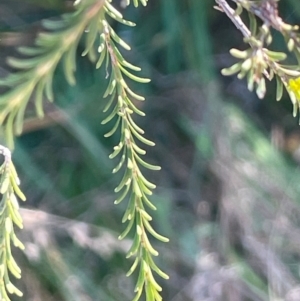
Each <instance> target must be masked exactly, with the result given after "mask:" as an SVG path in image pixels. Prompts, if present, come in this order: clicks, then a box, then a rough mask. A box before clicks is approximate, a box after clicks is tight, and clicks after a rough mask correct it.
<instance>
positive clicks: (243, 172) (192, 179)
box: [0, 0, 300, 301]
mask: <svg viewBox="0 0 300 301" xmlns="http://www.w3.org/2000/svg"><path fill="white" fill-rule="evenodd" d="M70 3H71V1H53V0H51V1H50V0H49V1H36V0H27V1H24V0H23V1H21V0H14V1H8V0H5V1H4V0H3V1H1V3H0V30H1V33H0V39H1V41H0V44H1V49H0V50H1V53H2V56H1V61H0V63H1V68H0V73H1V76H5V74H6V73H7V66H6V65H5V63H4V61H5V58H6V56H7V55H10V54H11V52H12V49H13V47H16V46H17V45H23V44H30V43H32V41H33V39H34V36H35V34H36V33H37V32H38V31H40V30H41V25H40V21H41V20H42V19H43V18H48V17H55V16H59V15H60V14H62V13H63V12H65V11H68V10H70V9H72V8H71V5H70ZM115 3H116V4H117V6H118V3H117V1H115ZM212 6H213V1H208V0H202V1H198V0H190V1H182V0H172V1H171V0H149V5H148V6H147V7H146V8H139V9H138V10H136V9H134V8H132V7H129V8H128V9H127V10H126V11H125V12H124V15H125V17H127V19H130V20H131V21H134V22H136V23H137V26H136V28H133V29H128V28H125V27H124V26H121V25H117V24H116V30H117V31H118V34H119V35H120V36H121V37H123V38H124V39H125V40H126V41H127V42H128V43H129V44H130V45H131V46H132V51H131V52H129V53H126V54H125V55H126V57H127V58H128V60H129V61H130V62H132V63H134V64H136V65H139V66H141V67H142V69H143V71H142V72H143V74H144V75H146V76H148V77H150V78H151V79H152V82H151V83H150V84H149V85H146V86H145V85H143V86H136V90H137V91H139V94H144V95H145V96H146V98H147V101H146V102H145V103H143V104H142V106H143V110H144V111H145V112H146V115H147V116H146V117H144V118H137V119H138V123H139V124H141V126H142V127H143V128H144V129H145V131H146V135H147V136H148V137H149V138H150V139H151V140H153V141H155V142H156V147H155V148H151V149H149V150H148V158H149V160H150V161H151V162H154V163H155V164H158V165H160V166H162V171H161V172H159V173H155V174H152V173H149V177H150V179H151V178H152V180H153V181H155V182H156V183H157V185H158V188H157V190H156V194H155V196H154V197H153V200H154V203H155V204H156V206H157V207H158V211H157V212H156V213H155V214H154V224H155V227H156V228H157V229H159V232H161V233H163V234H164V235H167V236H168V237H170V239H171V242H170V243H168V244H162V243H157V242H155V244H156V247H157V249H158V250H159V251H160V254H161V256H160V258H159V260H160V261H161V262H160V266H161V267H164V270H166V271H168V274H169V275H170V280H169V281H163V282H162V283H163V296H164V298H165V299H164V300H166V301H181V300H183V301H185V300H187V301H188V300H192V301H256V300H257V301H260V300H261V301H265V300H266V301H267V300H286V301H293V300H295V301H296V300H300V285H299V283H300V262H299V259H300V247H299V246H300V184H299V183H300V170H299V164H300V129H299V125H298V119H297V118H295V119H294V118H293V117H292V114H291V110H292V105H291V103H290V101H289V99H288V97H285V98H284V99H283V100H282V101H281V102H280V103H276V102H275V91H274V90H275V89H274V86H273V85H272V84H269V86H268V88H269V93H268V94H267V97H266V98H265V99H264V100H258V99H257V98H256V95H255V94H254V93H250V92H248V91H247V88H246V84H245V82H244V81H239V80H237V79H236V78H234V77H230V78H223V77H221V76H220V72H219V70H220V69H221V68H224V67H227V66H230V65H231V63H232V58H231V56H230V55H229V54H228V50H229V49H230V48H232V47H235V48H242V49H244V48H245V46H244V45H243V41H242V36H241V34H240V33H239V32H238V31H237V30H236V29H235V27H234V26H233V25H232V24H231V23H230V21H229V20H228V19H227V18H226V17H225V16H223V15H222V14H221V13H220V12H217V11H214V10H213V7H212ZM280 8H281V10H282V14H283V17H284V18H285V19H287V20H288V21H289V22H292V23H295V24H296V23H299V24H300V11H299V5H298V1H296V0H289V1H281V2H280ZM274 44H275V45H276V47H281V46H282V41H281V40H280V39H276V40H275V41H274ZM81 51H82V49H79V50H78V59H77V62H78V68H77V71H76V78H77V85H76V86H75V87H69V86H68V84H67V82H66V81H65V79H64V75H63V73H62V71H61V69H60V68H58V70H57V72H56V76H55V82H54V91H55V103H54V104H49V103H47V104H45V107H46V111H47V112H48V117H46V119H45V120H38V119H36V118H35V117H34V114H33V112H31V111H30V110H29V112H28V120H27V121H26V123H25V132H24V134H23V135H22V136H21V137H20V138H19V139H18V141H17V145H16V150H15V152H14V158H15V161H16V163H17V167H18V169H19V171H20V177H21V179H22V188H23V191H24V192H25V193H26V195H27V199H28V201H27V203H26V204H25V207H24V209H23V211H22V214H23V216H24V222H25V229H24V230H23V231H21V233H20V235H21V237H22V241H23V242H24V243H25V245H26V251H25V253H24V254H20V253H19V252H15V253H16V256H17V258H18V259H19V262H20V265H21V267H22V270H23V278H22V280H21V281H19V283H17V284H18V286H19V287H20V288H22V290H23V292H24V293H25V297H24V300H27V301H40V300H43V301H51V300H55V301H59V300H61V301H77V300H78V301H79V300H80V301H89V300H99V301H100V300H105V301H106V300H107V301H110V300H111V301H117V300H118V301H119V300H130V298H132V295H133V294H132V292H133V286H134V283H133V279H128V278H126V276H125V274H126V272H127V269H128V268H129V267H130V263H129V262H128V261H127V260H126V259H125V253H126V250H127V249H128V246H129V243H128V241H126V240H125V241H122V242H120V241H118V240H117V236H118V234H119V233H120V232H121V231H122V225H121V224H120V220H121V216H122V212H123V209H124V208H122V206H114V205H113V201H114V197H115V196H114V193H113V188H114V187H115V185H116V183H117V180H118V179H116V178H115V177H114V176H112V175H111V170H112V167H113V162H111V161H110V160H109V159H108V154H109V153H110V151H111V149H112V147H113V145H114V144H115V142H116V138H112V139H105V138H104V137H103V135H104V133H105V132H106V131H107V128H106V127H105V126H101V124H100V123H101V120H102V119H103V117H104V114H103V113H102V109H103V107H104V104H105V103H104V100H103V99H102V95H103V91H104V89H105V87H106V85H107V82H106V80H105V71H104V70H98V71H96V70H95V69H94V67H93V65H92V64H91V63H90V62H89V61H88V60H86V59H85V58H82V57H81ZM13 300H19V299H18V298H13Z"/></svg>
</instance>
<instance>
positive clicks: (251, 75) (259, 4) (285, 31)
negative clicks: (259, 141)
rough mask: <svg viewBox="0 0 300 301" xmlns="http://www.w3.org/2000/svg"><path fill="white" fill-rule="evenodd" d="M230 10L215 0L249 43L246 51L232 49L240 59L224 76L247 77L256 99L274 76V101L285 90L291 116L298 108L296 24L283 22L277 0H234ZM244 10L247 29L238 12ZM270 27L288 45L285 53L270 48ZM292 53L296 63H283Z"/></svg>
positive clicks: (299, 72) (299, 67)
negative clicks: (289, 100) (275, 92)
mask: <svg viewBox="0 0 300 301" xmlns="http://www.w3.org/2000/svg"><path fill="white" fill-rule="evenodd" d="M233 1H234V2H235V3H236V6H237V7H236V9H235V10H233V9H232V8H231V7H230V6H229V5H228V3H227V2H226V1H224V0H216V3H217V4H218V8H219V9H220V10H222V11H223V12H225V13H226V14H227V16H229V17H230V18H231V20H232V21H233V22H234V23H235V25H236V26H237V28H238V29H239V30H240V31H241V32H242V33H243V35H244V41H245V42H246V43H247V44H248V45H249V46H250V48H249V49H247V50H243V51H242V50H237V49H231V51H230V53H231V55H232V56H234V57H235V58H238V59H239V60H240V61H239V62H238V63H236V64H234V65H233V66H231V67H230V68H227V69H223V70H222V74H223V75H232V74H234V73H238V78H239V79H242V78H244V77H246V78H247V82H248V89H249V90H250V91H252V90H253V89H256V93H257V95H258V97H259V98H263V97H264V96H265V93H266V79H267V80H269V81H271V80H272V79H273V78H274V77H275V78H276V83H277V95H276V98H277V100H280V99H281V97H282V94H283V87H285V89H286V90H287V92H288V94H289V96H290V98H291V101H292V103H293V115H294V116H296V114H297V110H298V109H299V108H300V92H299V88H300V34H299V32H298V30H299V27H298V26H294V25H290V24H287V23H285V22H284V21H283V20H282V18H281V17H280V16H279V14H278V1H279V0H262V1H248V0H233ZM244 10H245V11H246V12H247V13H248V16H249V20H250V22H249V28H248V27H246V25H245V24H244V23H243V21H242V19H241V18H240V15H241V13H242V12H243V11H244ZM273 30H275V31H277V32H279V33H280V34H281V35H282V36H283V38H284V40H285V42H286V45H287V50H286V51H284V52H279V51H272V50H270V49H269V47H270V45H271V44H272V40H273V39H272V34H273ZM290 53H293V54H294V56H295V59H296V61H297V64H294V65H291V64H283V63H282V61H284V60H285V59H286V58H287V57H288V54H290Z"/></svg>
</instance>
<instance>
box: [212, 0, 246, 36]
mask: <svg viewBox="0 0 300 301" xmlns="http://www.w3.org/2000/svg"><path fill="white" fill-rule="evenodd" d="M215 1H216V3H217V4H218V5H219V7H220V8H221V10H222V11H223V12H224V13H225V14H226V15H227V17H228V18H229V19H230V20H231V21H232V23H233V24H234V25H235V26H236V28H237V29H238V30H239V31H240V32H241V33H242V34H243V36H244V37H245V38H250V37H251V32H250V30H249V29H248V27H247V26H246V25H245V23H244V22H243V21H242V19H241V18H240V16H238V15H237V14H236V13H235V11H234V10H233V9H232V8H231V7H230V6H229V4H228V3H227V1H226V0H215Z"/></svg>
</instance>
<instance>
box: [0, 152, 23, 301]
mask: <svg viewBox="0 0 300 301" xmlns="http://www.w3.org/2000/svg"><path fill="white" fill-rule="evenodd" d="M0 153H1V155H2V156H3V157H4V161H3V163H2V165H1V166H0V175H1V180H0V193H1V195H2V197H1V203H0V241H1V249H0V252H1V253H0V283H1V284H0V297H1V300H4V301H9V300H10V299H9V297H8V295H7V292H9V293H10V294H16V295H18V296H22V292H21V291H20V290H19V289H17V288H16V287H15V286H14V285H13V284H12V283H11V282H10V279H9V272H10V273H11V274H12V275H14V276H15V277H16V278H21V269H20V268H19V266H18V265H17V263H16V261H15V260H14V258H13V255H12V253H11V241H12V242H13V245H14V246H15V247H18V248H20V249H21V250H23V249H24V245H23V244H22V242H21V241H20V240H19V239H18V238H17V236H16V234H15V232H14V224H16V225H17V226H18V227H19V228H23V222H22V217H21V215H20V213H19V204H18V201H17V198H16V196H18V197H19V198H20V199H21V200H23V201H25V196H24V194H23V193H22V191H21V190H20V188H19V185H20V180H19V178H18V175H17V172H16V169H15V167H14V164H13V163H12V161H11V153H10V151H9V149H7V148H5V147H2V146H1V147H0Z"/></svg>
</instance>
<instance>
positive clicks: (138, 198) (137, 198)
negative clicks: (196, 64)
mask: <svg viewBox="0 0 300 301" xmlns="http://www.w3.org/2000/svg"><path fill="white" fill-rule="evenodd" d="M139 3H141V4H142V5H144V6H145V5H146V4H147V0H140V1H138V0H133V4H134V6H136V7H137V6H138V5H139ZM126 4H127V5H129V4H130V0H127V2H126ZM108 18H111V19H114V20H115V21H118V22H119V23H122V24H124V25H127V26H134V25H135V24H134V23H132V22H129V21H126V20H124V19H123V16H122V14H121V13H120V12H119V11H118V10H116V9H115V8H114V6H113V5H112V4H111V0H85V1H83V0H77V1H75V3H74V11H73V12H71V13H68V14H65V15H63V16H62V17H61V18H59V19H54V20H45V21H44V22H43V25H44V28H45V30H46V31H45V32H43V33H40V34H39V35H38V37H37V39H36V41H35V45H33V46H31V47H20V48H19V49H18V51H19V53H20V57H18V58H14V57H10V58H8V60H7V62H8V64H9V65H10V66H11V67H12V68H13V69H14V70H15V72H13V73H11V74H9V75H8V76H7V77H5V78H3V79H1V80H0V87H2V88H3V89H4V91H5V92H4V93H3V94H2V95H0V129H1V131H2V132H1V134H2V135H3V137H4V139H5V141H6V144H7V145H8V146H9V147H10V148H13V144H14V143H13V141H14V136H15V135H19V134H21V133H22V128H23V120H24V116H25V112H26V107H27V105H28V102H29V101H30V100H32V101H33V102H34V104H35V108H36V113H37V115H38V116H39V117H40V118H42V117H43V116H44V111H43V101H44V99H48V100H49V101H53V99H54V93H53V90H52V80H53V76H54V71H55V69H56V67H57V65H58V64H59V63H60V62H61V63H62V64H63V68H64V73H65V77H66V79H67V81H68V83H69V84H70V85H74V84H75V77H74V71H75V69H76V52H77V48H78V44H79V42H80V40H81V38H82V37H83V38H84V39H85V50H84V52H83V53H82V55H83V56H88V58H89V59H90V61H92V62H93V63H95V66H96V68H100V67H101V66H102V65H103V64H104V65H105V68H106V74H107V77H109V84H108V87H107V90H106V92H105V94H104V98H107V97H108V101H107V105H106V107H105V109H104V111H105V112H107V111H109V110H111V112H110V113H109V114H108V116H107V118H105V120H103V122H102V123H103V124H105V123H108V122H110V121H114V122H115V123H114V126H113V127H112V129H111V130H110V131H109V132H108V133H107V134H106V135H105V137H110V136H112V135H113V134H114V133H115V132H116V131H118V130H120V132H121V135H120V142H119V144H118V145H117V146H115V147H114V151H113V153H112V154H111V155H110V158H115V157H116V156H118V155H119V154H120V162H119V164H118V165H117V166H116V168H115V169H114V170H113V173H116V172H118V171H119V170H121V169H124V176H123V178H122V180H121V182H120V184H119V185H118V186H117V188H116V189H115V192H117V193H119V192H120V196H119V197H118V198H117V200H116V201H115V203H116V204H119V203H120V202H121V201H123V200H124V199H125V198H126V197H128V199H129V201H128V206H127V210H126V212H125V214H124V217H123V220H122V222H123V223H124V222H128V224H127V227H126V229H125V231H124V232H123V233H122V234H121V235H120V237H119V238H120V239H123V238H124V237H126V236H127V235H128V234H129V232H130V230H131V229H133V230H134V239H133V243H132V246H131V248H130V250H129V251H128V255H127V256H128V257H131V256H134V257H135V260H134V263H133V265H132V267H131V268H130V270H129V272H128V276H129V275H131V274H132V273H133V272H134V271H135V269H136V268H137V267H138V266H139V275H138V280H137V284H136V287H135V292H136V296H135V298H134V300H138V299H139V298H140V297H141V295H142V293H143V291H145V295H146V300H147V301H155V300H162V297H161V296H160V293H159V292H160V291H161V287H160V286H159V284H158V283H157V282H156V280H155V279H154V276H153V271H155V272H156V273H157V274H158V275H160V276H161V277H163V278H165V279H167V278H168V276H167V275H166V274H165V273H164V272H162V271H161V270H160V269H159V268H158V266H157V265H156V264H155V262H154V260H153V256H157V255H158V252H157V251H156V250H155V249H154V248H153V247H152V245H151V243H150V241H149V237H148V236H149V233H150V234H151V235H152V236H154V237H155V238H156V239H158V240H160V241H164V242H166V241H168V239H167V238H165V237H163V236H161V235H159V234H158V233H156V231H155V230H154V229H153V228H152V226H151V224H150V221H151V220H152V218H151V216H150V215H149V213H148V212H147V210H146V207H148V208H150V209H152V210H155V209H156V208H155V206H154V205H153V204H152V203H151V201H150V200H149V199H148V196H149V195H151V194H152V190H153V189H154V188H155V185H154V184H153V183H151V182H149V181H148V180H147V179H146V178H145V176H144V175H143V174H142V172H141V170H140V166H143V167H145V168H147V169H150V170H159V169H160V168H159V167H158V166H154V165H151V164H149V163H147V162H146V161H144V160H143V159H142V158H141V156H143V155H145V153H146V151H145V150H143V149H142V148H140V147H139V146H138V144H137V143H136V141H137V140H139V141H140V142H142V143H144V144H146V145H150V146H152V145H154V143H153V142H151V141H149V140H147V139H146V138H144V137H143V134H144V131H143V130H142V129H141V128H140V127H139V126H138V125H137V124H136V123H135V122H134V120H133V118H132V115H133V113H136V114H139V115H142V116H144V113H143V112H142V111H141V110H140V109H138V108H137V107H136V106H135V105H134V101H136V100H138V101H143V100H144V97H142V96H140V95H138V94H136V93H135V92H133V91H132V90H131V89H130V88H129V86H128V85H127V84H126V81H125V78H124V76H126V77H129V78H130V79H132V80H134V81H136V82H139V83H147V82H149V80H148V79H145V78H141V77H138V76H136V75H134V74H132V73H131V71H129V70H132V71H140V68H139V67H137V66H134V65H132V64H130V63H129V62H127V61H126V60H125V59H124V57H123V56H122V54H121V52H120V51H119V49H118V47H119V46H122V47H123V48H124V49H126V50H130V47H129V46H128V45H127V44H126V43H125V42H124V41H123V40H122V39H121V38H120V37H119V36H118V35H117V34H116V32H115V31H114V30H113V28H112V27H111V26H110V25H109V22H108ZM3 166H4V167H3V168H2V169H1V171H2V173H3V175H4V176H2V177H4V181H3V182H2V184H1V185H2V186H1V193H2V194H3V199H2V205H3V207H1V208H4V209H2V212H3V214H2V216H1V218H0V223H1V224H2V225H3V227H1V229H2V231H3V233H2V238H3V239H4V242H5V247H6V250H7V251H6V253H3V254H4V255H3V257H2V258H4V261H5V262H6V263H7V264H6V265H4V267H3V273H1V275H0V277H1V278H4V280H5V284H6V288H7V290H8V291H9V292H10V293H13V292H15V293H17V294H19V295H20V294H21V293H20V292H19V291H17V290H16V289H14V288H13V287H12V285H11V284H10V282H7V281H9V280H7V279H8V276H7V267H8V269H9V270H10V271H11V272H12V273H13V274H14V275H15V276H17V277H18V276H19V273H20V269H19V268H17V266H16V264H14V262H13V261H12V259H11V258H12V257H11V256H9V255H10V249H9V237H11V239H12V240H13V242H14V243H15V245H17V246H22V245H21V244H20V243H18V241H17V240H16V238H15V235H14V233H13V230H12V222H11V221H12V220H13V221H14V222H15V223H16V224H17V225H18V226H21V219H20V217H19V215H18V213H16V212H17V211H16V210H17V205H16V204H17V202H16V199H15V197H14V192H16V193H17V194H18V195H19V197H20V198H21V199H23V195H22V194H21V192H20V191H19V190H17V189H18V187H17V184H18V183H17V180H16V178H15V176H14V175H15V173H14V168H13V165H12V163H11V161H9V163H5V165H3ZM7 177H8V179H9V182H8V184H7V181H6V179H7ZM5 185H6V186H5ZM4 225H5V226H4ZM3 244H4V243H3ZM3 252H4V251H3ZM0 271H2V269H1V270H0ZM1 297H2V298H6V300H9V299H8V297H6V295H4V293H2V295H1Z"/></svg>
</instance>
